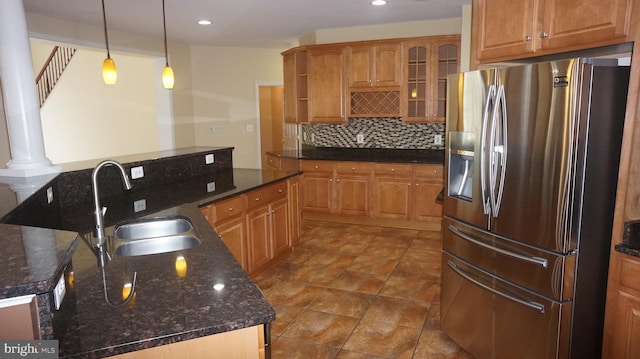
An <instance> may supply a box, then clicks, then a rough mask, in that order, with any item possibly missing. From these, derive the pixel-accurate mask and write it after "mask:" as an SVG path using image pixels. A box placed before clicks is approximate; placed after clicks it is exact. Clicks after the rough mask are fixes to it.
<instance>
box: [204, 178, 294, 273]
mask: <svg viewBox="0 0 640 359" xmlns="http://www.w3.org/2000/svg"><path fill="white" fill-rule="evenodd" d="M299 184H300V180H299V178H298V177H293V178H289V179H287V180H283V181H281V182H277V183H275V184H272V185H269V186H266V187H262V188H259V189H256V190H253V191H250V192H247V193H245V194H242V195H238V196H236V197H232V198H230V199H227V200H224V201H220V202H216V203H213V204H211V205H208V206H204V207H202V208H201V209H200V210H201V212H202V214H203V215H204V216H205V217H206V218H207V220H208V221H209V223H211V225H212V226H213V228H214V229H215V230H216V232H218V234H219V235H220V238H221V239H222V241H223V242H224V243H225V245H226V246H227V248H228V249H229V250H230V251H231V253H232V254H233V255H234V257H235V258H236V260H237V261H238V263H240V265H241V266H242V268H243V269H244V270H245V271H246V272H247V273H248V274H250V275H253V274H257V273H258V272H259V271H261V270H263V269H265V268H267V267H268V266H269V265H271V264H272V263H273V261H274V260H275V259H277V258H278V257H280V256H282V255H284V254H285V253H286V252H289V251H291V247H292V245H293V244H294V243H293V242H294V241H295V243H297V242H299V240H300V212H299V205H298V199H299V197H300V196H299V192H298V191H299V187H300V185H299Z"/></svg>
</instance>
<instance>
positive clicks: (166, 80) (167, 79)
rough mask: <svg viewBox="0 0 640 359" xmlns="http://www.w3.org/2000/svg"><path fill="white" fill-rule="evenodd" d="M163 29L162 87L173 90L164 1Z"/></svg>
mask: <svg viewBox="0 0 640 359" xmlns="http://www.w3.org/2000/svg"><path fill="white" fill-rule="evenodd" d="M103 1H104V0H103ZM162 27H163V29H164V59H165V66H164V69H162V86H163V87H164V88H166V89H172V88H173V82H174V77H173V69H172V68H171V66H169V55H168V52H167V20H166V14H165V9H164V0H162Z"/></svg>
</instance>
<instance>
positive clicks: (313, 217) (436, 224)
mask: <svg viewBox="0 0 640 359" xmlns="http://www.w3.org/2000/svg"><path fill="white" fill-rule="evenodd" d="M302 219H303V220H310V221H323V222H337V223H346V224H360V225H365V226H384V227H393V228H405V229H417V230H423V231H438V232H439V231H441V230H442V217H433V218H429V219H428V220H423V221H411V220H406V219H389V218H373V217H362V216H348V215H344V214H328V213H317V212H309V211H302Z"/></svg>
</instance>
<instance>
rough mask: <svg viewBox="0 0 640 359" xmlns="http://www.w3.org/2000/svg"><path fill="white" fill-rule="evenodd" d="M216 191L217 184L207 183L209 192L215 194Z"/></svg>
mask: <svg viewBox="0 0 640 359" xmlns="http://www.w3.org/2000/svg"><path fill="white" fill-rule="evenodd" d="M215 190H216V183H215V182H209V183H207V192H213V191H215Z"/></svg>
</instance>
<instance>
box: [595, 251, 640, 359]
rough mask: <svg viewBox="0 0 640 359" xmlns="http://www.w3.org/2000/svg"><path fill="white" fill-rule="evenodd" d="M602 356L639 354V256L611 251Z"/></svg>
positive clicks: (618, 357)
mask: <svg viewBox="0 0 640 359" xmlns="http://www.w3.org/2000/svg"><path fill="white" fill-rule="evenodd" d="M609 271H610V276H609V284H608V286H609V288H608V290H607V292H608V293H607V296H608V297H607V304H606V305H607V312H606V315H605V330H604V331H605V335H604V341H603V353H602V357H603V358H607V359H608V358H611V359H614V358H615V359H626V358H629V359H631V358H640V340H639V339H640V258H637V257H633V256H630V255H627V254H623V253H619V252H616V251H614V252H612V256H611V267H610V269H609Z"/></svg>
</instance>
